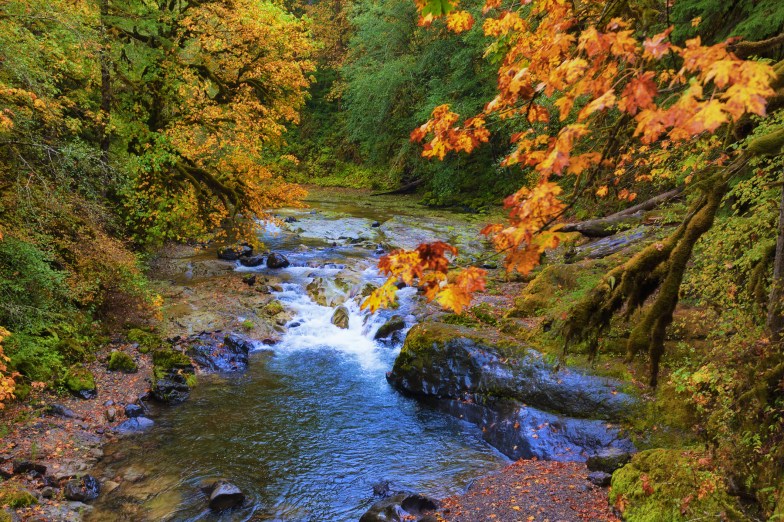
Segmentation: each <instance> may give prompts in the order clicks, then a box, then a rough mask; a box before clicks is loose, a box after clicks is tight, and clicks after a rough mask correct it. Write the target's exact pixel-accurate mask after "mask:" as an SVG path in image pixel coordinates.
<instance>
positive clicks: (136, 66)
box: [104, 0, 313, 241]
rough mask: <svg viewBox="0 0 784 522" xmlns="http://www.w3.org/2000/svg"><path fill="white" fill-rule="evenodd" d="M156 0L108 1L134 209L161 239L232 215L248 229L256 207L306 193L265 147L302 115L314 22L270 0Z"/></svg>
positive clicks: (129, 201)
mask: <svg viewBox="0 0 784 522" xmlns="http://www.w3.org/2000/svg"><path fill="white" fill-rule="evenodd" d="M159 4H160V5H158V4H154V5H148V4H147V3H145V2H138V3H136V2H132V3H130V4H128V3H115V2H109V6H108V13H107V15H106V16H105V17H104V19H105V24H106V25H107V26H108V28H109V31H110V33H111V34H113V35H115V37H116V40H117V41H116V42H115V43H113V44H112V53H113V56H114V59H113V63H114V69H115V71H114V75H113V76H114V80H113V81H114V83H115V84H116V90H117V91H119V92H118V94H117V96H116V98H117V100H116V101H115V102H114V105H115V106H116V109H115V115H116V116H115V117H116V118H117V121H118V123H117V125H118V128H117V132H116V133H115V134H116V137H115V141H116V142H118V143H116V144H115V145H114V146H115V147H120V146H121V144H123V142H124V148H127V149H129V150H131V151H132V157H131V165H132V167H133V170H132V172H134V177H133V179H132V183H131V184H129V185H128V186H127V187H126V188H125V189H124V190H123V196H124V202H123V203H124V205H125V207H126V209H127V213H128V219H129V221H130V223H131V224H132V225H133V226H134V227H136V229H137V230H138V231H139V235H140V237H141V238H144V237H151V238H153V239H154V240H156V241H161V240H165V239H184V238H187V237H194V236H203V237H204V236H209V235H210V234H211V233H213V231H214V230H215V229H216V228H217V227H219V226H220V225H221V224H222V223H223V222H224V221H226V220H228V221H229V222H233V223H234V224H235V225H236V226H238V227H240V228H241V229H242V230H243V231H244V233H248V234H249V233H250V230H251V228H252V218H253V217H254V216H260V217H262V216H265V215H266V214H265V212H266V210H268V209H271V208H276V207H279V206H281V205H283V204H291V203H294V202H295V201H296V200H297V198H300V197H301V196H302V195H303V194H304V193H303V191H302V190H301V189H300V188H298V187H297V186H294V185H291V184H288V183H285V182H284V181H283V180H281V179H280V178H279V177H277V176H275V175H273V173H272V172H271V171H270V169H269V168H268V167H267V165H266V163H265V158H264V154H265V153H267V151H268V150H269V149H270V148H271V145H275V144H277V143H279V142H280V141H281V136H282V134H283V132H284V131H285V128H286V125H287V124H289V123H296V122H297V121H298V119H299V109H300V108H301V107H302V105H303V103H304V100H305V93H306V89H307V87H308V86H309V84H310V77H309V73H310V72H311V71H312V70H313V64H312V63H311V62H310V61H309V60H308V54H309V53H310V50H311V46H310V41H309V40H308V37H307V33H306V31H305V26H304V24H303V23H302V22H301V21H299V20H298V19H296V18H295V17H294V16H293V15H290V14H288V13H287V12H286V11H284V10H283V9H281V8H280V7H278V6H276V5H275V4H273V3H271V2H265V1H262V0H231V1H229V0H226V1H213V2H196V3H171V2H159ZM139 17H141V19H143V20H150V22H147V23H144V24H142V23H139V22H138V21H137V20H139ZM141 84H143V85H146V86H147V91H146V92H143V93H139V92H138V91H137V90H136V86H138V85H141ZM141 122H146V125H139V123H141ZM238 216H242V219H236V218H237V217H238ZM196 218H198V219H196Z"/></svg>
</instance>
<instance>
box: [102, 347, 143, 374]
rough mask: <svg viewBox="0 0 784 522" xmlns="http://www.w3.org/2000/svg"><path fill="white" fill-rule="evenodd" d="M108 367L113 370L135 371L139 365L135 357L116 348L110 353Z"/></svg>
mask: <svg viewBox="0 0 784 522" xmlns="http://www.w3.org/2000/svg"><path fill="white" fill-rule="evenodd" d="M108 368H109V369H110V370H111V371H113V372H125V373H135V372H136V371H137V370H138V369H139V367H138V366H137V365H136V362H135V361H134V360H133V358H132V357H131V356H130V355H128V354H127V353H125V352H121V351H118V350H114V351H113V352H112V353H111V354H110V355H109V365H108Z"/></svg>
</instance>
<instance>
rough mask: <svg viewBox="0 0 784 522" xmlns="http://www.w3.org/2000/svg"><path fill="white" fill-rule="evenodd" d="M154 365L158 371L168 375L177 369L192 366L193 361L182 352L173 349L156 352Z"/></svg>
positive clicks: (153, 359) (153, 360) (154, 353)
mask: <svg viewBox="0 0 784 522" xmlns="http://www.w3.org/2000/svg"><path fill="white" fill-rule="evenodd" d="M152 364H153V365H154V366H155V370H156V371H158V372H163V373H166V372H168V371H170V370H173V369H175V368H182V367H188V366H190V365H191V360H190V358H189V357H188V356H187V355H185V354H184V353H182V352H178V351H175V350H171V349H166V350H156V351H155V352H153V354H152Z"/></svg>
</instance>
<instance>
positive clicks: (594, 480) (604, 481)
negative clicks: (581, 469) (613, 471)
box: [588, 471, 612, 488]
mask: <svg viewBox="0 0 784 522" xmlns="http://www.w3.org/2000/svg"><path fill="white" fill-rule="evenodd" d="M588 482H590V483H591V484H593V485H595V486H599V487H600V488H606V487H608V486H609V485H610V483H611V482H612V475H610V474H609V473H605V472H604V471H592V472H591V473H588Z"/></svg>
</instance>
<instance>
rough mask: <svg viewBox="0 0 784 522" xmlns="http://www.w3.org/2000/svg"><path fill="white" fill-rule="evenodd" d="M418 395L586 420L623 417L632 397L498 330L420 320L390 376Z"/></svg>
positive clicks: (394, 381) (616, 386)
mask: <svg viewBox="0 0 784 522" xmlns="http://www.w3.org/2000/svg"><path fill="white" fill-rule="evenodd" d="M389 379H390V382H392V383H393V385H395V386H398V387H399V388H401V389H403V390H405V391H407V392H408V393H413V394H426V395H435V396H440V397H462V396H465V395H467V394H471V395H473V396H474V397H473V398H474V399H476V400H479V401H487V400H493V399H504V398H511V399H515V400H519V401H521V402H524V403H526V404H530V405H531V406H534V407H536V408H541V409H543V410H547V411H553V412H559V413H564V414H567V415H572V416H575V417H584V418H618V417H622V416H624V414H625V411H626V409H627V407H628V406H629V404H630V403H631V402H632V399H631V398H630V397H628V396H626V395H625V394H623V393H619V392H618V387H619V386H620V383H618V382H615V381H613V380H610V379H604V378H600V377H596V376H592V375H588V374H585V373H582V372H578V371H573V370H561V371H560V372H559V371H557V370H556V368H555V367H554V366H553V365H552V364H549V363H547V362H546V361H545V360H544V358H543V356H542V355H541V354H540V353H539V352H537V351H536V350H533V349H530V348H528V347H526V346H522V345H520V344H517V343H516V342H515V341H514V340H511V339H508V338H505V337H502V336H499V335H498V333H497V332H496V331H495V330H493V329H484V328H468V327H465V326H459V325H452V324H443V323H420V324H418V325H415V326H414V327H413V328H412V329H411V330H409V332H408V335H407V336H406V341H405V343H404V345H403V348H402V350H401V351H400V355H398V357H397V359H396V360H395V364H394V367H393V368H392V372H391V374H390V376H389Z"/></svg>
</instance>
